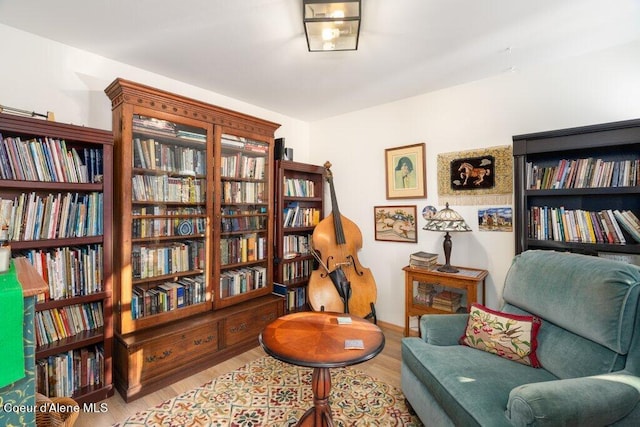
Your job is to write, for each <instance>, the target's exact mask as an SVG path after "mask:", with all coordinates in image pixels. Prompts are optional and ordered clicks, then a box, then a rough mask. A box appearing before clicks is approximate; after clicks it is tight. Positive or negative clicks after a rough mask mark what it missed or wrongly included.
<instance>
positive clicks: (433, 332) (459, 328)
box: [420, 313, 469, 346]
mask: <svg viewBox="0 0 640 427" xmlns="http://www.w3.org/2000/svg"><path fill="white" fill-rule="evenodd" d="M468 318H469V315H468V314H466V313H461V314H444V315H443V314H427V315H425V316H422V317H421V318H420V335H421V336H422V339H423V340H424V341H425V342H427V343H429V344H433V345H441V346H444V345H457V344H458V340H459V339H460V337H461V336H462V334H463V333H464V330H465V328H466V327H467V319H468Z"/></svg>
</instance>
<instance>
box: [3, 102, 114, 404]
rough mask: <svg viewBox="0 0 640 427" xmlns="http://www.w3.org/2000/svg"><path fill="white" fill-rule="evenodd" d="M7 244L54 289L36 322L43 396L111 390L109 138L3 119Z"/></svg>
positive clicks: (89, 395) (90, 396)
mask: <svg viewBox="0 0 640 427" xmlns="http://www.w3.org/2000/svg"><path fill="white" fill-rule="evenodd" d="M0 135H1V138H0V140H1V141H2V144H0V239H1V240H2V241H5V242H7V243H8V244H10V246H11V249H12V254H13V256H24V257H25V258H26V259H27V260H28V261H29V262H30V263H31V264H32V265H33V266H34V267H35V269H36V270H37V271H38V273H39V274H40V275H41V276H42V278H43V279H44V281H45V282H46V283H47V285H48V289H47V290H46V292H44V293H42V294H40V295H38V297H37V303H36V312H35V318H34V329H35V333H36V384H37V389H38V391H39V392H40V393H42V394H45V395H48V396H51V397H54V396H68V397H73V398H74V399H75V400H76V401H79V402H97V401H100V400H103V399H105V398H106V397H108V396H110V395H111V394H113V388H112V371H111V368H112V356H111V353H112V337H113V329H112V326H113V324H112V300H111V297H112V282H111V274H112V250H113V249H112V240H111V235H112V214H111V212H112V161H113V136H112V133H111V132H109V131H106V130H100V129H92V128H88V127H84V126H75V125H68V124H62V123H55V122H51V121H45V120H40V119H35V118H30V117H19V116H12V115H8V114H0Z"/></svg>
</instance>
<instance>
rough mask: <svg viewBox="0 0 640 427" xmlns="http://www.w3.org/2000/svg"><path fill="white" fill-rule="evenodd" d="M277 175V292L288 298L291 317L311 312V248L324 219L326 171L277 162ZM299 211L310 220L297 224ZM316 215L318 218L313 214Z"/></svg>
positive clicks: (294, 163)
mask: <svg viewBox="0 0 640 427" xmlns="http://www.w3.org/2000/svg"><path fill="white" fill-rule="evenodd" d="M275 171H276V172H275V174H276V206H275V212H276V215H275V222H276V262H275V270H276V271H275V282H276V283H277V285H276V289H275V291H276V292H277V293H279V294H281V295H284V296H285V297H286V299H287V311H288V312H290V313H292V312H296V311H303V310H308V309H309V308H308V307H309V303H308V301H309V300H308V296H307V294H306V291H307V284H308V283H309V277H310V275H311V271H312V270H313V267H314V262H315V261H314V259H313V257H312V256H311V254H310V253H309V252H308V250H309V248H308V247H311V236H312V235H313V230H314V229H315V226H316V224H317V222H319V221H320V219H321V218H322V217H323V215H324V211H323V210H324V197H323V196H324V173H325V169H324V167H322V166H317V165H312V164H307V163H300V162H293V161H290V160H277V161H276V165H275ZM296 208H298V211H305V210H306V212H307V216H306V219H304V220H302V221H299V222H298V223H297V224H294V221H293V219H294V218H293V217H294V215H295V210H296ZM314 211H315V212H316V216H315V218H314V217H313V215H312V214H311V212H314ZM314 221H315V222H314ZM292 224H294V225H292ZM307 246H308V247H307ZM292 254H295V256H292Z"/></svg>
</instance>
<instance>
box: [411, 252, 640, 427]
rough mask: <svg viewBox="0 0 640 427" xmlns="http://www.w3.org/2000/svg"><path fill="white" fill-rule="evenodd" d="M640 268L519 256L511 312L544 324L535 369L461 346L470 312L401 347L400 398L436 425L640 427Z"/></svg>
mask: <svg viewBox="0 0 640 427" xmlns="http://www.w3.org/2000/svg"><path fill="white" fill-rule="evenodd" d="M639 295H640V268H638V267H636V266H633V265H630V264H625V263H622V262H618V261H611V260H607V259H603V258H598V257H591V256H586V255H577V254H570V253H559V252H553V251H539V250H534V251H526V252H523V253H522V254H519V255H517V256H516V257H515V258H514V259H513V262H512V265H511V267H510V269H509V271H508V273H507V276H506V279H505V285H504V291H503V296H502V297H503V300H504V306H503V307H502V308H501V310H502V311H504V312H509V313H513V314H524V315H527V314H534V315H536V316H538V317H540V318H541V319H542V325H541V326H540V330H539V333H538V348H537V356H538V360H539V361H540V363H541V365H542V367H541V368H532V367H530V366H526V365H523V364H520V363H516V362H513V361H510V360H507V359H504V358H502V357H499V356H497V355H494V354H490V353H487V352H484V351H481V350H476V349H474V348H471V347H467V346H463V345H459V344H458V339H459V338H460V337H461V335H462V334H463V332H464V330H465V326H466V323H467V317H468V315H467V314H453V315H444V316H438V315H428V316H423V317H422V318H421V319H420V327H421V337H420V338H418V337H408V338H403V340H402V373H401V381H402V391H403V393H404V395H405V397H406V399H407V401H408V402H409V404H410V405H411V406H412V407H413V409H414V410H415V411H416V413H417V415H418V416H419V417H420V419H421V420H422V421H423V422H424V424H425V425H427V426H429V427H434V426H450V425H458V426H490V427H497V426H510V425H514V426H601V425H620V426H627V425H628V426H639V425H640V378H639V377H638V375H640V314H639V313H638V311H639V303H638V297H639Z"/></svg>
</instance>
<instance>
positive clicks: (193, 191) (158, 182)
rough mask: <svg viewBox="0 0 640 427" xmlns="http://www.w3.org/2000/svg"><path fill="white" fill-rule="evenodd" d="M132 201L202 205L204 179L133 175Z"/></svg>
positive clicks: (204, 190) (204, 187)
mask: <svg viewBox="0 0 640 427" xmlns="http://www.w3.org/2000/svg"><path fill="white" fill-rule="evenodd" d="M132 181H133V183H132V187H131V188H132V190H133V201H135V202H177V203H204V201H205V194H206V190H207V183H206V180H204V179H194V178H176V177H170V176H167V175H134V176H133V179H132Z"/></svg>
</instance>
